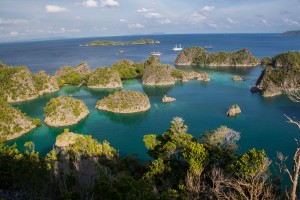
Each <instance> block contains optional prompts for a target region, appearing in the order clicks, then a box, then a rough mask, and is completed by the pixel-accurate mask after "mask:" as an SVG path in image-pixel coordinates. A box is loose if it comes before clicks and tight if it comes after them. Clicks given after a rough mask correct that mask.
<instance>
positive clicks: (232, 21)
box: [226, 17, 239, 24]
mask: <svg viewBox="0 0 300 200" xmlns="http://www.w3.org/2000/svg"><path fill="white" fill-rule="evenodd" d="M226 20H227V21H228V22H229V23H230V24H237V23H239V22H238V21H235V20H233V19H231V18H230V17H228V18H227V19H226Z"/></svg>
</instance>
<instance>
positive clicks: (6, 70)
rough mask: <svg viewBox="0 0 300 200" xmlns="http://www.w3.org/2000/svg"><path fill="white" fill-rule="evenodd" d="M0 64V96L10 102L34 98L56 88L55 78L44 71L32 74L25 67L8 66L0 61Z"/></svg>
mask: <svg viewBox="0 0 300 200" xmlns="http://www.w3.org/2000/svg"><path fill="white" fill-rule="evenodd" d="M0 66H1V67H0V71H1V75H0V82H1V84H0V96H3V97H5V98H6V99H7V101H8V102H10V103H14V102H20V101H27V100H31V99H35V98H37V97H39V96H40V95H42V94H46V93H51V92H55V91H57V90H58V85H57V82H56V80H55V79H53V78H51V77H50V76H48V75H47V74H46V73H45V72H40V73H38V74H36V75H33V74H32V73H31V72H30V71H29V69H28V68H27V67H23V66H21V67H20V66H18V67H9V66H6V65H4V64H2V63H1V64H0Z"/></svg>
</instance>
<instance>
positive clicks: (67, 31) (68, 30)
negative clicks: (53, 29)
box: [60, 27, 80, 33]
mask: <svg viewBox="0 0 300 200" xmlns="http://www.w3.org/2000/svg"><path fill="white" fill-rule="evenodd" d="M60 32H61V33H78V32H80V30H79V29H66V28H65V27H61V28H60Z"/></svg>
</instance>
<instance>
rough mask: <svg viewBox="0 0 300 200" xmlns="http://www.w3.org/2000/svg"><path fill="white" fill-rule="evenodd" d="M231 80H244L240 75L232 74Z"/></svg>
mask: <svg viewBox="0 0 300 200" xmlns="http://www.w3.org/2000/svg"><path fill="white" fill-rule="evenodd" d="M232 80H233V81H244V79H243V77H241V76H233V77H232Z"/></svg>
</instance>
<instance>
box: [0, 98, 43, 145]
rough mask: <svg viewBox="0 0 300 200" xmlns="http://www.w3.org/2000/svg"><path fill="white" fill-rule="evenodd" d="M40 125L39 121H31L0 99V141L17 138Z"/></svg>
mask: <svg viewBox="0 0 300 200" xmlns="http://www.w3.org/2000/svg"><path fill="white" fill-rule="evenodd" d="M39 124H40V120H38V119H32V118H30V117H28V116H26V115H25V114H23V113H22V112H21V111H20V110H17V109H15V108H13V107H11V106H10V105H9V103H8V102H7V101H5V100H3V99H0V139H1V138H2V139H4V140H11V139H14V138H17V137H19V136H21V135H23V134H25V133H27V132H29V131H30V130H32V129H33V128H35V127H36V126H37V125H39Z"/></svg>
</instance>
